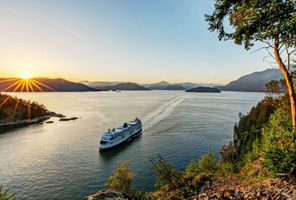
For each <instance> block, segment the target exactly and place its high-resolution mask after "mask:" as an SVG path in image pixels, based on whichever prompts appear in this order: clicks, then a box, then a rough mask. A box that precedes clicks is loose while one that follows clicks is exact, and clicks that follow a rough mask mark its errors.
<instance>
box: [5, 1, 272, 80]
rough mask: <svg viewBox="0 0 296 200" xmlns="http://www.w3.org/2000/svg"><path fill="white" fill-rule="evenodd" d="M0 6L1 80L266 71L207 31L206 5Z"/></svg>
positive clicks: (210, 76)
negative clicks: (10, 78)
mask: <svg viewBox="0 0 296 200" xmlns="http://www.w3.org/2000/svg"><path fill="white" fill-rule="evenodd" d="M0 3H1V7H0V26H1V31H0V38H1V39H0V40H1V45H0V70H1V77H21V78H24V79H27V78H30V77H31V76H32V77H51V78H57V77H60V78H66V79H69V80H73V81H82V80H90V81H134V82H141V83H148V82H157V81H160V80H166V81H170V82H183V81H192V82H205V83H209V82H210V83H227V82H229V81H231V80H233V79H236V78H238V77H239V76H241V75H245V74H247V73H250V72H254V71H259V70H264V69H266V68H268V67H270V66H269V65H268V63H266V62H264V61H263V57H264V56H265V54H266V52H264V51H262V52H261V51H259V52H256V53H252V52H251V51H250V52H247V51H245V50H244V49H243V47H241V46H237V45H235V44H234V43H233V42H231V41H230V42H219V41H218V39H217V34H216V33H210V32H209V31H208V30H207V24H206V22H205V21H204V14H206V13H209V12H211V11H212V9H213V5H214V2H213V1H211V0H210V1H209V0H207V1H205V0H203V1H196V0H186V1H185V0H163V1H159V0H150V1H132V0H112V1H106V0H89V1H87V3H86V1H82V0H80V1H77V0H73V1H66V0H51V1H31V0H26V1H19V0H9V1H0ZM29 74H30V75H29Z"/></svg>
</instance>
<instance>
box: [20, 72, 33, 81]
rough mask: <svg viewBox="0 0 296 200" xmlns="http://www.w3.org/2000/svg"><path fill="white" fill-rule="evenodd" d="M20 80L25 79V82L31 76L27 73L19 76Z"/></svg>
mask: <svg viewBox="0 0 296 200" xmlns="http://www.w3.org/2000/svg"><path fill="white" fill-rule="evenodd" d="M21 78H22V79H25V80H28V79H30V78H31V75H30V74H28V73H24V74H22V75H21Z"/></svg>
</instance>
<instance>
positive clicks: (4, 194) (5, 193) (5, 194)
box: [0, 185, 16, 200]
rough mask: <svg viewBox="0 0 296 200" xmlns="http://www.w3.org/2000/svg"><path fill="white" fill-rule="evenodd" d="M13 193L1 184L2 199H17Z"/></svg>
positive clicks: (0, 194)
mask: <svg viewBox="0 0 296 200" xmlns="http://www.w3.org/2000/svg"><path fill="white" fill-rule="evenodd" d="M15 199H16V198H15V196H14V194H13V193H10V191H9V190H7V189H5V188H4V187H3V185H0V200H15Z"/></svg>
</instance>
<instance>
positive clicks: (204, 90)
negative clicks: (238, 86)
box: [186, 86, 221, 93]
mask: <svg viewBox="0 0 296 200" xmlns="http://www.w3.org/2000/svg"><path fill="white" fill-rule="evenodd" d="M186 92H202V93H221V91H220V90H219V89H217V88H213V87H202V86H201V87H196V88H192V89H189V90H186Z"/></svg>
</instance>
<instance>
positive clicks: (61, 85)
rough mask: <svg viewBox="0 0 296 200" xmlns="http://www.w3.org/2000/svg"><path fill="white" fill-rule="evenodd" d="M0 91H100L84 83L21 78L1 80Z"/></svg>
mask: <svg viewBox="0 0 296 200" xmlns="http://www.w3.org/2000/svg"><path fill="white" fill-rule="evenodd" d="M0 91H6V92H21V91H31V92H32V91H34V92H41V91H42V92H86V91H99V90H96V89H94V88H91V87H88V86H86V85H84V84H82V83H75V82H71V81H67V80H65V79H61V78H57V79H50V78H32V79H29V80H28V81H25V80H23V79H19V78H0Z"/></svg>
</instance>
